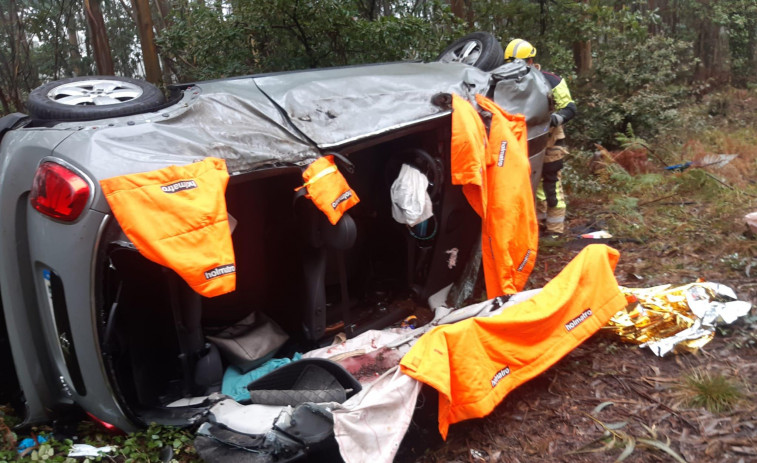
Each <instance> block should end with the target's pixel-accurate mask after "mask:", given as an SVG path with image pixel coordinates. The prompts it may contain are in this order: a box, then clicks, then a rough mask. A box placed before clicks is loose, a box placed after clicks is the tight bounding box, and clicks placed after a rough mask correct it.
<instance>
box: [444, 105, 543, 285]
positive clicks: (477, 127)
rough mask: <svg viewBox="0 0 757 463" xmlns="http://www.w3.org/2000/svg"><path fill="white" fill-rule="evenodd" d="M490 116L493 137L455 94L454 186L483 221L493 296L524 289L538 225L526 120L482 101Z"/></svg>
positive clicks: (486, 264)
mask: <svg viewBox="0 0 757 463" xmlns="http://www.w3.org/2000/svg"><path fill="white" fill-rule="evenodd" d="M478 102H479V104H480V105H481V106H482V108H483V109H486V110H487V111H489V112H491V113H492V125H491V130H490V135H488V136H487V134H486V128H485V127H484V124H483V122H482V121H481V118H480V116H479V114H478V112H477V111H476V110H475V109H474V108H473V106H472V105H471V104H470V103H469V102H468V101H467V100H465V99H464V98H462V97H459V96H457V95H452V111H453V112H452V140H451V143H450V161H451V166H450V168H451V170H452V183H454V184H457V185H462V187H463V193H464V194H465V197H466V199H467V200H468V202H469V203H470V205H471V207H473V209H474V210H475V211H476V213H478V215H479V216H480V217H481V241H482V260H483V266H484V276H485V280H486V293H487V296H488V297H489V298H494V297H496V296H501V295H504V294H513V293H516V292H518V291H520V290H522V289H523V286H524V285H525V284H526V280H527V279H528V276H529V275H530V273H531V270H532V269H533V266H534V262H535V259H536V249H537V241H538V226H537V223H536V213H535V211H534V203H533V194H532V189H531V184H530V173H531V167H530V164H529V161H528V140H527V131H526V121H525V117H524V116H522V115H510V114H508V113H506V112H505V111H504V110H502V109H501V108H500V107H499V106H497V105H496V104H495V103H494V102H492V101H490V100H488V99H486V98H482V99H479V100H478Z"/></svg>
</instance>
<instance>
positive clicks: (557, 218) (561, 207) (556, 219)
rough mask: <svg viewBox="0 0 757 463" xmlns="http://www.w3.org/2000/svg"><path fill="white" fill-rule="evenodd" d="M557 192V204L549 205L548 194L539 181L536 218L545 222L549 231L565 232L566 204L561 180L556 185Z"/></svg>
mask: <svg viewBox="0 0 757 463" xmlns="http://www.w3.org/2000/svg"><path fill="white" fill-rule="evenodd" d="M555 193H556V194H557V205H556V206H555V207H549V206H548V205H547V195H546V194H545V193H544V188H543V186H542V184H541V182H539V186H538V188H537V189H536V220H538V221H539V222H540V223H543V224H544V225H545V226H546V228H547V231H548V232H551V233H563V232H564V230H565V224H564V222H565V209H566V204H565V196H564V195H563V190H562V183H561V182H560V181H559V180H558V181H557V185H556V186H555Z"/></svg>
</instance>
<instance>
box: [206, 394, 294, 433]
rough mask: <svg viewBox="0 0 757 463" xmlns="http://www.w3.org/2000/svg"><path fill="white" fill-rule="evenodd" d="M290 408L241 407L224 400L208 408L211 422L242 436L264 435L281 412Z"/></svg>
mask: <svg viewBox="0 0 757 463" xmlns="http://www.w3.org/2000/svg"><path fill="white" fill-rule="evenodd" d="M285 409H286V410H288V411H289V413H290V414H291V411H292V407H290V406H288V405H287V406H281V405H260V404H248V405H242V404H240V403H239V402H237V401H235V400H234V399H231V398H229V399H225V400H222V401H220V402H218V403H217V404H215V405H213V406H212V407H211V408H210V413H211V415H212V416H213V421H215V422H216V423H219V424H223V425H224V426H226V427H227V428H229V429H231V430H233V431H237V432H241V433H244V434H265V433H267V432H268V431H270V430H271V428H272V427H273V423H274V420H275V419H276V418H278V417H279V415H280V414H281V412H282V411H284V410H285Z"/></svg>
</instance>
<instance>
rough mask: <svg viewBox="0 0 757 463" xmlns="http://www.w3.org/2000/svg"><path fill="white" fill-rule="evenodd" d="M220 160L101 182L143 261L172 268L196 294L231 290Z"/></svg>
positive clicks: (230, 253) (231, 268)
mask: <svg viewBox="0 0 757 463" xmlns="http://www.w3.org/2000/svg"><path fill="white" fill-rule="evenodd" d="M228 181H229V174H228V172H227V170H226V163H225V161H224V160H223V159H217V158H205V159H204V160H202V161H200V162H195V163H193V164H187V165H184V166H169V167H166V168H164V169H160V170H154V171H151V172H144V173H139V174H130V175H123V176H120V177H113V178H109V179H106V180H102V181H100V186H102V189H103V193H104V194H105V198H106V199H107V201H108V204H109V205H110V208H111V210H112V211H113V215H114V216H115V217H116V220H118V223H119V224H120V225H121V228H122V229H123V231H124V233H125V234H126V236H127V237H128V238H129V239H130V240H131V242H132V243H134V245H135V246H136V247H137V250H139V252H140V253H141V254H142V255H144V256H145V257H146V258H147V259H150V260H151V261H153V262H155V263H157V264H160V265H163V266H165V267H168V268H171V269H173V270H174V271H175V272H176V273H177V274H179V276H180V277H182V278H183V279H184V281H186V282H187V283H188V284H189V286H190V287H191V288H192V289H193V290H195V291H196V292H198V293H199V294H201V295H203V296H206V297H212V296H218V295H221V294H226V293H229V292H231V291H234V289H235V288H236V267H235V263H234V247H233V245H232V242H231V230H230V229H229V220H228V213H227V211H226V197H225V192H226V184H227V183H228Z"/></svg>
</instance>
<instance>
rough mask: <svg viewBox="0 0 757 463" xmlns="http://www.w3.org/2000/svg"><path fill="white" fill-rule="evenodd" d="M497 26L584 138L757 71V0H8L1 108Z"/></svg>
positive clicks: (400, 49)
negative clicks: (565, 88)
mask: <svg viewBox="0 0 757 463" xmlns="http://www.w3.org/2000/svg"><path fill="white" fill-rule="evenodd" d="M477 30H480V31H487V32H491V33H492V34H494V35H495V36H496V37H497V38H499V39H500V40H501V42H502V43H503V44H506V43H507V42H508V41H509V40H511V39H513V38H516V37H517V38H525V39H526V40H529V41H530V42H531V43H533V44H534V45H535V46H536V48H537V50H538V55H537V61H538V62H539V63H540V64H541V65H542V66H543V67H544V69H548V70H550V71H552V72H555V73H557V74H560V75H561V76H562V77H564V78H565V79H567V81H568V83H569V84H570V88H571V91H572V93H573V96H574V98H575V99H576V101H577V103H578V104H579V108H580V113H581V117H580V118H578V119H577V121H575V124H573V126H574V129H572V132H573V133H574V137H573V142H574V143H575V144H577V145H580V146H583V147H590V146H591V145H592V144H593V143H602V144H604V145H605V146H610V147H612V146H613V144H614V143H616V142H615V141H614V136H615V134H616V133H618V132H625V131H626V130H627V129H628V127H629V124H630V126H631V127H632V128H633V130H634V132H635V134H636V135H638V136H640V137H644V138H653V137H654V136H655V135H657V134H658V133H660V131H664V130H665V128H666V127H667V126H669V125H671V124H675V123H676V121H677V119H678V111H677V108H679V107H680V106H681V105H682V104H684V103H686V102H691V101H697V100H701V98H702V97H703V96H704V95H706V94H708V93H711V92H712V91H714V90H717V89H721V88H724V87H728V86H733V87H738V88H746V87H749V86H750V85H754V83H755V82H757V78H756V77H755V75H756V73H755V71H756V70H757V69H755V68H756V66H757V45H756V43H757V40H756V39H757V3H756V2H754V1H753V0H642V1H639V0H637V1H621V0H506V1H494V0H255V1H243V0H213V1H210V0H118V1H115V0H109V1H108V0H105V1H104V0H0V43H1V44H0V112H1V113H2V114H7V113H11V112H16V111H18V112H23V111H24V109H25V108H24V101H25V98H26V96H27V95H28V93H29V92H30V91H31V90H32V89H34V88H36V87H38V86H39V85H41V84H43V83H45V82H49V81H51V80H57V79H62V78H66V77H72V76H81V75H119V76H126V77H139V78H144V79H146V80H147V81H150V82H153V83H155V84H157V85H159V86H160V87H162V88H164V89H165V88H167V87H168V86H170V85H171V84H175V83H179V82H191V81H196V80H205V79H214V78H220V77H227V76H234V75H250V74H260V73H267V72H275V71H285V70H293V69H305V68H315V67H327V66H341V65H350V64H359V63H370V62H388V61H396V60H433V59H435V58H436V56H437V55H438V53H439V52H440V51H441V50H442V49H443V48H444V47H445V46H446V45H447V44H449V43H450V42H452V41H453V40H454V39H456V38H458V37H461V36H463V35H465V34H466V33H468V32H471V31H477Z"/></svg>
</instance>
